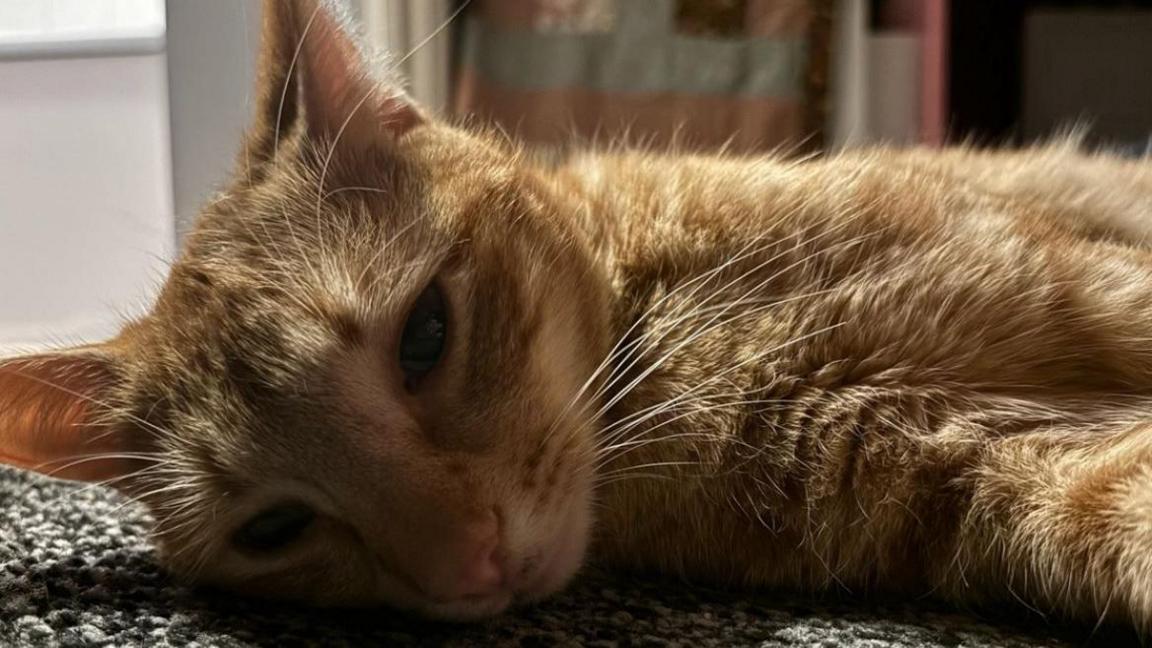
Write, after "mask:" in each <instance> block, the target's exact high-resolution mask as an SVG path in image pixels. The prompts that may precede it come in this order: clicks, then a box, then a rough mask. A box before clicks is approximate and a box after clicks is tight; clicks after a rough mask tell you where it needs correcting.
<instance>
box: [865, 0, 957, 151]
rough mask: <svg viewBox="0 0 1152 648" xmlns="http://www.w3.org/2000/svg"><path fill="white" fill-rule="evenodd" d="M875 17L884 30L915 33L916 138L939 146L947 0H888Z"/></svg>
mask: <svg viewBox="0 0 1152 648" xmlns="http://www.w3.org/2000/svg"><path fill="white" fill-rule="evenodd" d="M878 18H879V22H880V24H881V25H882V26H883V27H884V28H885V29H895V30H908V31H914V32H916V33H917V34H918V35H919V37H920V111H919V112H920V129H919V130H920V137H919V139H920V141H921V142H922V143H924V144H928V145H930V146H941V145H943V144H944V139H945V136H946V135H947V129H948V124H947V121H948V0H888V2H885V3H883V5H882V7H881V11H880V15H879V16H878Z"/></svg>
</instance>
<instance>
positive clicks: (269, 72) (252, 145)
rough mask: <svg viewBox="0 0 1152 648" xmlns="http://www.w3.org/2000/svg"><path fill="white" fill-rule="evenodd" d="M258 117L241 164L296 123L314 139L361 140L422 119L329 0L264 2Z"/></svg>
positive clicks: (271, 147) (267, 151)
mask: <svg viewBox="0 0 1152 648" xmlns="http://www.w3.org/2000/svg"><path fill="white" fill-rule="evenodd" d="M262 12H263V15H262V20H263V30H262V35H261V41H262V42H261V52H260V58H259V63H258V65H259V68H258V72H257V75H258V78H257V89H256V102H257V107H256V117H255V123H254V125H253V128H252V131H251V132H250V134H249V138H248V147H247V151H246V152H245V155H246V157H247V159H246V160H242V162H244V163H247V164H251V163H252V161H253V159H255V160H259V161H269V160H271V159H272V157H273V156H274V155H275V153H276V150H277V147H278V145H279V143H280V142H281V141H282V140H283V139H284V137H285V136H286V135H287V134H288V133H290V132H293V130H295V129H297V128H305V129H307V134H308V135H309V136H311V137H313V138H316V139H319V140H324V141H327V142H333V141H336V140H337V139H339V140H340V141H342V142H352V143H355V142H363V141H365V140H367V139H369V138H373V137H380V136H392V137H395V136H399V135H401V134H403V133H405V132H407V131H408V130H410V129H412V128H413V127H415V126H417V125H419V124H420V123H422V122H424V121H425V117H424V115H423V114H422V113H421V111H420V110H419V109H418V108H417V107H416V106H415V104H413V103H412V101H411V100H410V99H409V98H408V97H407V96H406V95H405V94H404V92H403V90H402V88H401V87H400V86H399V84H398V83H394V82H393V83H389V82H385V81H383V80H381V78H380V77H379V75H380V74H383V73H385V70H383V69H381V67H382V66H374V65H372V61H370V60H369V58H368V57H366V56H365V54H364V51H363V49H362V48H361V45H360V42H359V39H358V38H357V37H356V35H355V33H354V30H353V29H352V27H351V24H350V23H349V22H348V19H347V16H346V13H345V11H344V9H343V8H342V6H341V5H339V4H338V3H337V2H336V1H335V0H265V1H264V4H263V7H262Z"/></svg>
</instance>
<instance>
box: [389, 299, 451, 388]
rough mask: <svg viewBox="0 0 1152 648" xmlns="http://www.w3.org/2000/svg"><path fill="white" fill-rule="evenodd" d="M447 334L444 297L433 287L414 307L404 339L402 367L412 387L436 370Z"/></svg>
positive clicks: (406, 326)
mask: <svg viewBox="0 0 1152 648" xmlns="http://www.w3.org/2000/svg"><path fill="white" fill-rule="evenodd" d="M447 335H448V321H447V316H446V313H445V307H444V298H443V295H441V294H440V289H439V288H437V287H436V284H431V285H429V286H428V287H427V288H425V289H424V292H423V293H422V294H421V295H420V297H419V298H418V299H417V300H416V304H415V305H414V306H413V307H412V312H411V313H409V315H408V322H407V323H405V324H404V334H403V337H401V339H400V368H401V369H403V370H404V376H405V378H406V381H407V383H408V385H409V387H410V388H411V387H412V386H414V384H415V381H417V380H419V379H420V378H422V377H423V376H424V375H425V374H427V373H428V372H430V371H432V369H434V368H435V367H436V364H437V363H438V362H439V361H440V356H441V355H442V354H443V353H444V342H445V339H446V338H447Z"/></svg>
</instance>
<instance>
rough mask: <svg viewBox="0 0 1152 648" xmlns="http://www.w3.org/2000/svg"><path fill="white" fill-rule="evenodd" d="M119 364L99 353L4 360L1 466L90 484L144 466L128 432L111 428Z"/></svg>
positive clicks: (0, 408)
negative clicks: (109, 418) (110, 409)
mask: <svg viewBox="0 0 1152 648" xmlns="http://www.w3.org/2000/svg"><path fill="white" fill-rule="evenodd" d="M114 363H115V361H114V360H113V359H112V358H111V356H110V355H108V354H106V353H104V352H102V351H100V350H97V349H92V348H87V349H83V350H76V351H62V352H57V353H46V354H44V355H37V356H28V357H23V358H13V359H9V360H0V463H5V464H8V465H11V466H15V467H17V468H24V469H27V470H34V471H37V472H41V473H44V474H47V475H52V476H54V477H60V478H62V479H75V480H82V481H102V480H108V479H115V478H116V477H121V476H123V475H125V474H127V473H128V472H130V471H131V470H133V469H135V468H139V466H138V465H137V462H136V461H135V460H134V459H132V458H131V457H132V456H135V455H130V454H128V453H132V452H133V450H134V448H132V447H130V446H131V445H132V444H131V441H130V439H129V437H128V436H127V433H126V432H123V431H120V430H117V429H115V428H113V427H110V426H108V425H106V424H105V418H106V417H105V416H104V414H105V413H106V412H107V410H108V407H109V404H108V398H109V396H110V392H111V390H112V389H113V388H114V387H115V385H116V381H117V377H116V371H115V368H114Z"/></svg>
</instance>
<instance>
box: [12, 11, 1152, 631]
mask: <svg viewBox="0 0 1152 648" xmlns="http://www.w3.org/2000/svg"><path fill="white" fill-rule="evenodd" d="M265 16H266V17H265V36H264V53H263V62H262V71H261V79H260V84H259V90H258V93H257V97H258V98H257V106H258V112H257V114H256V119H255V125H254V126H253V128H252V131H251V133H250V134H249V136H248V138H247V140H246V142H245V144H244V147H243V151H242V153H241V155H240V160H239V164H238V170H237V171H236V174H235V179H234V180H233V182H232V183H231V185H230V186H229V187H228V189H227V190H226V191H224V192H223V193H222V194H220V195H219V196H218V197H217V198H216V199H214V200H213V201H212V202H211V204H209V205H208V206H206V207H205V209H204V212H203V214H202V216H201V218H200V221H199V226H198V228H197V229H196V231H195V232H193V233H192V235H191V236H190V237H189V239H188V241H187V245H186V248H185V250H184V253H183V254H182V256H181V257H180V259H179V260H178V261H177V262H176V263H175V265H174V266H173V267H172V271H171V275H170V276H169V278H168V281H167V283H166V285H165V286H164V289H163V292H162V294H161V295H160V297H159V299H158V301H157V302H156V304H155V307H154V309H153V310H152V311H151V312H150V313H149V314H148V315H147V316H145V317H143V318H141V319H140V320H138V321H135V322H132V323H130V324H128V325H127V326H125V327H124V329H123V332H122V333H121V334H120V335H119V336H118V337H117V338H116V339H114V340H111V341H108V342H106V343H103V344H99V345H95V346H90V347H84V348H79V349H73V350H68V351H62V352H59V353H49V354H44V355H38V356H34V357H27V358H15V359H11V360H8V361H6V362H4V363H0V455H2V457H3V459H4V461H6V462H7V463H10V464H13V465H16V466H21V467H24V468H30V469H38V470H41V471H43V472H46V473H48V474H52V475H57V476H61V477H65V478H70V479H81V480H107V481H108V483H110V484H113V485H115V486H117V487H118V488H120V489H121V490H123V491H124V492H126V493H128V494H129V495H131V496H133V497H136V498H138V499H139V500H141V501H142V502H143V503H144V504H145V505H147V506H148V507H149V509H150V510H151V511H152V513H153V515H154V516H155V520H156V528H155V538H156V542H157V545H158V548H159V553H160V557H161V559H162V560H163V562H164V564H165V565H167V567H169V568H170V569H171V570H172V571H173V572H174V573H175V574H177V575H180V576H182V577H185V578H187V579H190V580H193V581H196V582H207V583H215V584H220V585H224V586H228V587H232V588H235V589H239V590H243V591H247V592H252V593H257V594H264V595H270V596H278V597H291V598H296V599H302V600H305V601H309V602H314V603H318V604H390V605H394V606H399V607H403V608H408V609H413V610H417V611H420V612H422V613H425V614H428V615H433V616H437V617H447V618H474V617H480V616H485V615H491V614H495V613H498V612H500V611H502V610H504V609H505V608H507V607H508V606H509V605H511V604H514V603H518V602H524V601H531V600H534V599H538V598H540V597H543V596H546V595H547V594H549V593H552V592H555V591H556V590H558V589H560V588H561V587H563V586H564V584H565V583H566V582H567V581H568V580H569V579H570V578H571V577H572V575H573V574H574V573H575V572H576V571H577V569H578V568H579V567H580V565H581V564H582V563H583V562H584V561H585V559H586V557H589V556H590V557H591V558H592V559H595V560H597V561H600V562H602V563H605V564H609V565H615V566H619V567H623V568H628V569H654V570H659V571H663V572H668V573H673V574H679V575H684V576H687V577H689V578H691V579H693V580H698V581H708V582H713V583H727V584H734V585H741V586H747V585H751V586H760V587H789V588H804V589H811V588H826V587H832V586H842V587H846V588H848V589H849V590H851V591H853V592H869V591H879V590H885V591H903V592H907V593H909V594H915V595H920V594H925V593H932V594H934V595H936V596H939V597H944V598H947V599H951V600H957V601H976V602H978V601H983V600H1004V601H1009V600H1014V599H1017V598H1018V599H1020V600H1023V601H1025V602H1027V603H1028V604H1029V605H1031V606H1033V607H1036V608H1040V609H1043V610H1055V611H1057V612H1059V613H1061V614H1063V615H1067V616H1070V617H1076V618H1084V619H1095V618H1097V617H1101V616H1106V617H1109V618H1112V619H1116V620H1119V621H1121V622H1123V623H1127V624H1135V625H1136V626H1139V627H1141V628H1146V627H1147V626H1148V624H1149V622H1150V620H1152V251H1150V247H1149V245H1148V244H1147V243H1146V240H1145V239H1146V236H1147V234H1148V233H1149V231H1150V226H1152V163H1149V161H1147V160H1142V161H1130V162H1125V161H1120V160H1115V159H1110V158H1107V157H1102V156H1096V157H1091V156H1086V155H1083V154H1080V153H1077V152H1076V151H1074V150H1071V148H1070V147H1069V148H1061V147H1055V148H1049V149H1045V150H1037V151H1032V152H1026V153H1018V154H1009V153H1004V154H994V153H979V152H975V151H968V150H953V151H946V152H942V153H941V152H927V151H924V152H918V151H912V152H897V151H873V152H869V153H860V154H845V155H842V156H837V157H831V158H828V159H824V160H817V161H808V162H803V163H795V162H788V161H783V160H778V159H771V158H764V159H755V160H746V159H730V158H722V157H699V156H668V157H662V156H657V155H650V154H642V153H620V154H608V155H593V154H588V155H586V156H576V157H574V158H572V159H570V160H569V161H567V162H565V163H563V164H560V165H556V166H551V167H548V166H542V165H540V164H536V163H533V162H532V161H531V159H530V157H529V156H528V155H527V154H525V153H522V152H521V151H520V150H518V149H517V148H516V147H515V146H514V145H512V144H509V143H508V142H506V141H504V140H502V139H500V138H497V137H494V136H492V135H488V134H484V133H476V132H472V131H469V130H465V129H460V128H456V127H452V126H449V125H447V124H444V123H441V122H440V121H438V120H436V119H434V118H432V117H430V116H429V115H427V114H425V113H424V112H423V111H421V109H419V108H418V107H417V106H414V105H413V104H412V103H411V102H410V101H409V100H408V99H407V98H406V97H405V96H404V95H403V94H402V93H401V92H400V91H399V90H397V89H396V87H397V86H395V85H394V84H389V83H382V82H380V81H379V80H376V79H373V78H372V77H371V76H370V72H371V68H370V67H369V66H368V65H367V64H366V63H365V60H364V58H363V56H362V54H361V52H360V49H359V47H358V46H357V44H356V42H355V41H354V40H353V39H352V37H350V36H349V32H348V31H347V28H346V26H345V24H344V22H343V20H342V18H340V16H339V15H338V12H337V11H336V10H335V9H333V7H331V6H329V5H328V4H326V3H323V2H317V1H316V0H296V1H295V2H274V1H270V2H267V3H266V5H265Z"/></svg>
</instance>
